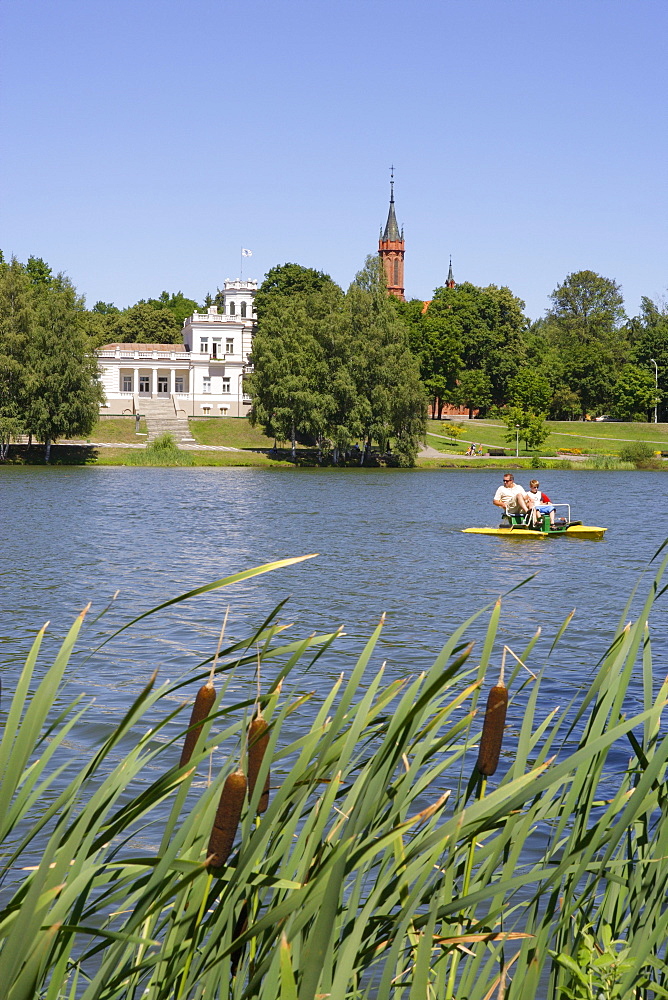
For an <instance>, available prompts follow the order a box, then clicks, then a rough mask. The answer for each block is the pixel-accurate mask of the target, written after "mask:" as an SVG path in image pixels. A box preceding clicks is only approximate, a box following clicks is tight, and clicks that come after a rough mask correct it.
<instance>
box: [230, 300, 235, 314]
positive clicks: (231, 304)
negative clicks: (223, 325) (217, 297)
mask: <svg viewBox="0 0 668 1000" xmlns="http://www.w3.org/2000/svg"><path fill="white" fill-rule="evenodd" d="M234 312H235V308H234V302H230V316H234Z"/></svg>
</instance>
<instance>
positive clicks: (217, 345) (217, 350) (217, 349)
mask: <svg viewBox="0 0 668 1000" xmlns="http://www.w3.org/2000/svg"><path fill="white" fill-rule="evenodd" d="M211 348H212V357H214V358H217V357H218V356H219V355H220V348H221V343H220V337H219V338H218V339H217V340H214V341H213V343H212V345H211Z"/></svg>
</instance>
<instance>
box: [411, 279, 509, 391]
mask: <svg viewBox="0 0 668 1000" xmlns="http://www.w3.org/2000/svg"><path fill="white" fill-rule="evenodd" d="M523 310H524V302H522V300H521V299H519V298H517V297H516V296H515V295H513V293H512V292H511V291H510V289H509V288H497V286H496V285H489V286H487V287H486V288H478V287H477V286H475V285H472V284H470V283H469V282H463V283H462V284H461V285H457V286H456V287H455V288H437V289H436V290H435V291H434V297H433V299H432V301H431V302H430V303H429V307H428V309H427V311H426V313H425V317H428V318H429V319H431V320H434V319H438V320H439V321H440V336H441V338H442V350H443V351H444V353H445V354H446V355H447V356H449V357H450V358H452V359H453V360H454V359H457V362H458V363H457V372H456V378H457V379H461V377H462V376H463V374H464V373H465V372H467V371H470V370H475V371H482V372H484V373H485V374H486V375H487V377H488V378H489V380H490V382H491V385H492V389H491V392H492V401H493V402H495V403H497V404H498V405H501V404H503V403H505V402H506V399H507V391H508V383H509V381H510V379H511V378H512V377H513V375H514V374H515V373H516V371H517V369H518V368H519V367H520V365H521V364H523V362H524V361H525V357H526V348H525V344H524V333H525V330H526V329H527V326H528V320H527V318H526V316H525V315H524V312H523ZM453 388H454V387H453Z"/></svg>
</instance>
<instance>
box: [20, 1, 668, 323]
mask: <svg viewBox="0 0 668 1000" xmlns="http://www.w3.org/2000/svg"><path fill="white" fill-rule="evenodd" d="M0 37H1V38H2V40H3V41H2V42H1V43H0V45H1V46H2V59H1V60H0V63H1V66H0V74H1V76H0V85H1V92H2V108H1V114H2V129H3V136H4V140H3V143H2V146H3V151H2V154H1V158H0V180H1V183H2V204H1V207H0V247H2V249H3V251H4V252H5V255H8V254H11V253H14V254H16V255H17V256H18V257H19V258H20V259H21V260H25V259H27V257H28V256H29V255H30V254H34V255H36V256H41V257H44V258H45V259H46V260H47V261H48V262H49V263H50V264H51V265H52V267H53V268H54V269H55V270H58V271H64V272H66V273H67V274H68V275H69V276H70V277H71V278H72V280H73V281H74V283H75V285H76V286H77V288H78V290H79V291H80V292H81V293H83V294H84V295H85V296H86V301H87V303H88V304H89V305H93V303H94V302H95V301H96V300H98V299H103V300H104V301H111V302H115V303H116V305H118V306H126V305H129V304H131V303H133V302H135V301H137V300H138V299H139V298H144V297H150V296H155V295H158V294H159V293H160V292H161V291H162V290H163V289H167V290H169V291H177V290H179V289H180V290H182V291H183V292H184V293H185V294H186V295H189V296H191V297H192V298H195V299H198V300H201V299H202V298H203V296H204V295H205V293H206V292H207V291H210V292H212V293H214V292H215V290H216V287H217V286H221V285H222V283H223V281H224V280H225V279H226V278H231V277H237V276H238V274H239V265H240V259H239V251H240V248H241V247H242V246H243V247H247V248H250V249H251V250H252V251H253V257H252V258H251V259H250V260H248V261H246V262H245V264H244V274H245V275H246V276H248V277H256V278H258V279H260V280H261V278H262V276H263V274H264V273H265V272H266V271H267V270H268V269H269V268H270V267H272V266H274V265H275V264H282V263H285V262H286V261H296V262H298V263H301V264H304V265H307V266H310V267H315V268H318V269H322V270H324V271H327V272H328V273H330V274H331V275H332V277H333V278H334V279H335V280H336V281H338V282H339V283H340V284H342V285H343V286H344V287H346V286H347V285H348V284H349V283H350V281H351V280H352V278H353V277H354V275H355V272H356V271H357V270H359V268H360V267H361V266H362V264H363V262H364V258H365V256H366V254H368V253H373V252H375V250H376V249H377V245H378V243H377V241H378V230H379V227H380V226H381V225H382V224H384V222H385V218H386V215H387V204H388V196H389V170H388V168H389V166H390V164H392V163H393V164H394V166H395V177H396V188H395V191H396V206H397V217H398V220H399V223H400V225H403V226H404V229H405V238H406V293H407V296H409V297H417V298H429V297H430V296H431V293H432V290H433V289H434V287H436V286H437V285H440V284H442V283H443V281H444V279H445V275H446V273H447V268H448V258H449V255H450V254H452V257H453V267H454V273H455V278H456V279H457V280H458V281H464V280H469V281H472V282H474V283H475V284H479V285H486V284H491V283H495V284H497V285H508V286H509V287H510V288H511V289H512V290H513V292H514V293H515V294H516V295H519V296H520V297H521V298H522V299H524V300H525V302H526V307H527V312H528V314H529V315H530V316H531V317H532V318H536V317H538V316H541V315H542V314H543V313H544V312H545V310H546V309H547V308H548V306H549V299H548V296H549V294H550V292H551V291H552V290H553V289H554V288H555V286H556V285H557V284H558V283H559V282H561V281H562V280H563V279H564V277H565V276H566V275H567V274H568V273H570V272H572V271H576V270H580V269H582V268H589V269H591V270H594V271H597V272H599V273H600V274H603V275H605V276H606V277H611V278H614V279H615V280H616V281H618V282H619V283H620V284H621V285H622V289H623V292H624V297H625V301H626V307H627V311H628V312H629V313H630V314H631V315H633V314H635V313H637V312H638V309H639V304H640V297H641V296H642V295H648V296H650V297H651V298H655V299H657V298H661V297H663V296H664V295H666V292H667V289H668V268H667V267H666V254H667V250H668V225H667V218H668V211H667V209H668V184H667V183H666V164H667V162H668V155H667V154H668V148H667V147H668V122H667V112H666V107H667V96H668V94H667V86H666V83H667V79H668V60H667V59H666V54H665V52H666V38H668V2H666V0H577V2H575V0H531V2H528V0H441V2H435V0H413V2H412V3H410V4H409V3H406V2H401V3H398V2H395V0H385V2H380V0H356V2H353V0H328V2H323V0H246V2H244V3H232V2H224V0H189V2H188V3H186V2H185V0H178V2H177V0H114V2H113V3H110V2H109V0H105V2H104V3H102V2H100V0H58V2H55V0H32V2H31V3H26V2H25V0H3V3H2V5H1V6H0Z"/></svg>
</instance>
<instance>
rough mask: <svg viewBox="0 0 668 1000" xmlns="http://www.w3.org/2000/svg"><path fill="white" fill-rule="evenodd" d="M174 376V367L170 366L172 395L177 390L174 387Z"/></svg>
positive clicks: (170, 390)
mask: <svg viewBox="0 0 668 1000" xmlns="http://www.w3.org/2000/svg"><path fill="white" fill-rule="evenodd" d="M174 376H175V372H174V369H173V368H170V369H169V395H170V396H173V395H174V392H175V389H174Z"/></svg>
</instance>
